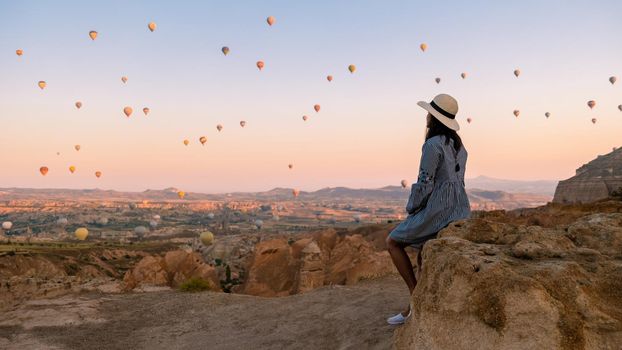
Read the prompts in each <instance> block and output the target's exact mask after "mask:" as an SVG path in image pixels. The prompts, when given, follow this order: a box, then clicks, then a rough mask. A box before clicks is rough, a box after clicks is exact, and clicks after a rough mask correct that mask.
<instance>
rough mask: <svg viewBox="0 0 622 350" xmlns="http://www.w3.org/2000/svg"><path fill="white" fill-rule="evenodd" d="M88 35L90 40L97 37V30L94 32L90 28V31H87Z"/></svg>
mask: <svg viewBox="0 0 622 350" xmlns="http://www.w3.org/2000/svg"><path fill="white" fill-rule="evenodd" d="M89 37H91V40H95V39H97V32H96V31H94V30H91V31H90V32H89Z"/></svg>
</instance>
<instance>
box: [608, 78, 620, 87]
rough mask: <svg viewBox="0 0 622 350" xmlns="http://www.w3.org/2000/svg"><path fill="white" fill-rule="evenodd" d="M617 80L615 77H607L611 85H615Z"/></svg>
mask: <svg viewBox="0 0 622 350" xmlns="http://www.w3.org/2000/svg"><path fill="white" fill-rule="evenodd" d="M617 80H618V78H617V77H609V82H610V83H611V85H613V84H615V83H616V81H617Z"/></svg>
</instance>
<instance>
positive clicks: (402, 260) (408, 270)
mask: <svg viewBox="0 0 622 350" xmlns="http://www.w3.org/2000/svg"><path fill="white" fill-rule="evenodd" d="M406 246H407V244H404V243H400V242H397V241H394V240H393V239H391V238H390V237H387V250H388V251H389V254H390V255H391V260H393V264H394V265H395V267H396V268H397V271H398V272H399V273H400V275H401V276H402V278H403V279H404V282H406V285H407V286H408V290H409V291H410V294H411V295H412V293H413V291H414V290H415V287H416V286H417V279H416V278H415V273H414V271H413V265H412V262H411V261H410V257H409V256H408V254H406V251H405V250H404V248H405V247H406ZM409 312H410V305H409V306H408V308H406V310H405V311H403V312H402V315H403V316H406V315H408V313H409Z"/></svg>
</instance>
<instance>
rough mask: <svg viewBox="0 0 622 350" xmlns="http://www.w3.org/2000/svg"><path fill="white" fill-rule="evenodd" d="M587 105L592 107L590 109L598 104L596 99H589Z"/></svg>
mask: <svg viewBox="0 0 622 350" xmlns="http://www.w3.org/2000/svg"><path fill="white" fill-rule="evenodd" d="M587 106H588V107H590V109H593V108H594V106H596V101H594V100H589V101H587Z"/></svg>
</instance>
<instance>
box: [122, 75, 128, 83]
mask: <svg viewBox="0 0 622 350" xmlns="http://www.w3.org/2000/svg"><path fill="white" fill-rule="evenodd" d="M121 81H122V82H123V84H125V83H127V77H126V76H122V77H121Z"/></svg>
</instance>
